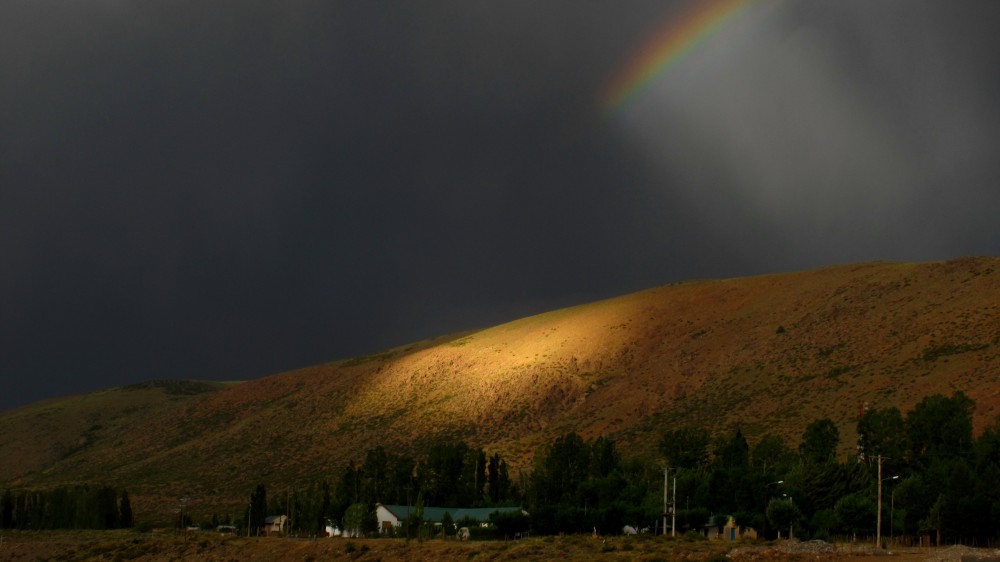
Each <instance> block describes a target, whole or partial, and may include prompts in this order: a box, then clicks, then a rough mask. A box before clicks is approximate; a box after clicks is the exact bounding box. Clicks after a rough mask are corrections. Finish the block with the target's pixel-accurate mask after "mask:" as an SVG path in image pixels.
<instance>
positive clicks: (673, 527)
mask: <svg viewBox="0 0 1000 562" xmlns="http://www.w3.org/2000/svg"><path fill="white" fill-rule="evenodd" d="M670 536H671V537H674V536H677V470H674V499H673V504H672V505H671V506H670Z"/></svg>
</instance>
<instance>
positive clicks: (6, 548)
mask: <svg viewBox="0 0 1000 562" xmlns="http://www.w3.org/2000/svg"><path fill="white" fill-rule="evenodd" d="M0 535H2V538H0V561H4V562H5V561H29V560H58V561H84V560H140V561H160V560H207V561H220V562H222V561H226V562H228V561H243V560H260V561H266V560H297V561H312V560H316V561H318V560H351V561H354V560H357V561H372V562H375V561H382V562H394V561H406V562H410V561H414V562H415V561H421V560H434V561H435V562H452V561H454V562H458V561H461V562H468V561H492V560H563V561H566V560H569V561H572V560H609V561H611V560H635V561H641V562H657V561H675V560H677V561H689V562H696V561H710V560H711V561H713V562H721V561H724V560H732V561H733V562H763V561H775V562H784V561H797V562H806V561H816V562H830V561H835V560H850V561H852V562H869V561H871V562H875V561H876V560H877V561H878V562H890V561H892V562H932V561H934V562H936V561H947V562H975V561H980V562H1000V551H996V550H986V549H973V548H970V547H963V546H953V547H942V548H937V549H935V548H906V549H899V550H891V549H887V550H884V551H881V552H879V551H876V550H875V549H874V548H871V547H858V546H853V547H852V546H850V545H837V546H834V545H828V544H826V543H818V542H817V543H811V542H805V543H797V542H792V543H789V542H784V543H783V542H776V543H767V544H749V543H742V544H738V545H736V546H733V545H732V544H726V543H721V542H709V541H700V542H686V541H682V540H670V539H664V538H659V537H599V538H594V537H591V536H564V537H539V538H531V539H527V540H520V541H506V542H504V541H495V542H458V541H455V540H428V541H422V542H418V541H406V540H403V539H343V538H337V539H295V538H245V537H233V536H227V537H224V536H220V535H218V534H217V533H209V532H193V533H187V534H173V533H168V532H163V533H155V532H154V533H143V534H140V533H137V532H134V531H104V532H99V531H41V532H34V531H4V532H3V533H2V534H0Z"/></svg>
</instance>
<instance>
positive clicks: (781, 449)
mask: <svg viewBox="0 0 1000 562" xmlns="http://www.w3.org/2000/svg"><path fill="white" fill-rule="evenodd" d="M750 458H751V462H752V466H753V468H754V470H755V471H757V472H760V473H762V474H778V473H783V472H787V471H788V469H790V468H791V467H792V466H793V465H794V464H795V461H796V457H795V453H794V452H793V451H792V450H791V449H790V448H789V447H788V445H786V444H785V440H784V439H782V438H781V437H779V436H777V435H773V434H770V433H768V434H767V435H765V436H764V437H762V438H761V439H760V441H758V442H757V444H756V445H754V448H753V451H751V455H750Z"/></svg>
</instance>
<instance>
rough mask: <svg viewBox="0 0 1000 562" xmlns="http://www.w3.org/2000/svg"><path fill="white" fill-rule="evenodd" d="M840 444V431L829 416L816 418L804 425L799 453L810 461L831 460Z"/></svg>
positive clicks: (833, 458)
mask: <svg viewBox="0 0 1000 562" xmlns="http://www.w3.org/2000/svg"><path fill="white" fill-rule="evenodd" d="M839 444H840V431H839V430H838V429H837V426H836V425H835V424H834V423H833V420H831V419H829V418H823V419H820V420H816V421H814V422H812V423H810V424H809V425H808V426H806V429H805V431H804V432H803V433H802V443H801V444H799V454H801V455H802V458H803V460H805V461H806V462H811V463H817V464H820V463H827V462H833V461H834V460H835V459H836V456H837V445H839Z"/></svg>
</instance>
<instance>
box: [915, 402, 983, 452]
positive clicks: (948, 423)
mask: <svg viewBox="0 0 1000 562" xmlns="http://www.w3.org/2000/svg"><path fill="white" fill-rule="evenodd" d="M975 407H976V403H975V402H973V401H972V400H971V399H970V398H968V397H967V396H966V395H965V394H963V393H962V392H961V391H958V392H955V393H954V394H952V396H951V398H946V397H945V396H943V395H941V394H934V395H932V396H927V397H925V398H924V399H923V400H921V401H920V403H918V404H917V405H916V406H915V407H914V408H913V410H911V411H910V412H908V413H907V415H906V437H907V444H908V446H909V447H908V449H909V450H908V460H909V461H910V462H911V463H912V464H913V465H915V466H916V467H917V468H918V469H922V468H926V467H928V466H929V465H930V464H931V463H932V462H933V461H934V460H936V459H942V458H965V457H966V456H968V455H969V454H970V453H971V452H972V443H973V441H972V412H973V410H975Z"/></svg>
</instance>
